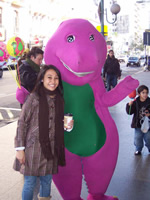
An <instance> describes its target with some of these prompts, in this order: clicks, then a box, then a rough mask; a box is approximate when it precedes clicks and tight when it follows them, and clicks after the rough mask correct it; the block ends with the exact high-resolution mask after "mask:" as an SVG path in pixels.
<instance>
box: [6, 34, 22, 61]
mask: <svg viewBox="0 0 150 200" xmlns="http://www.w3.org/2000/svg"><path fill="white" fill-rule="evenodd" d="M7 51H8V53H9V55H10V56H13V57H18V56H21V55H22V54H23V52H24V42H23V40H22V39H21V38H19V37H12V38H10V39H9V41H8V43H7Z"/></svg>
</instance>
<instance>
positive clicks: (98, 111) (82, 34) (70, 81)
mask: <svg viewBox="0 0 150 200" xmlns="http://www.w3.org/2000/svg"><path fill="white" fill-rule="evenodd" d="M44 59H45V63H46V64H52V65H55V66H56V67H58V69H59V70H60V72H61V74H62V79H63V85H64V91H65V92H64V98H65V112H71V113H73V116H74V122H75V123H74V128H73V130H72V131H71V132H69V133H68V132H65V133H64V134H65V146H66V166H65V167H59V173H58V174H57V175H54V176H53V180H54V182H55V185H56V186H57V188H58V190H59V192H60V194H61V196H62V198H63V199H64V200H81V197H80V195H81V187H82V175H83V174H84V177H85V181H86V183H87V187H88V192H89V195H88V200H116V199H117V198H116V197H112V196H107V195H105V192H106V190H107V187H108V185H109V183H110V180H111V178H112V175H113V172H114V169H115V166H116V162H117V157H118V147H119V138H118V132H117V128H116V125H115V123H114V121H113V119H112V117H111V115H110V113H109V111H108V107H109V106H113V105H115V104H117V103H118V102H119V101H121V100H122V99H123V98H125V97H126V96H127V95H128V94H129V93H131V92H132V91H133V90H134V89H135V88H136V87H137V86H138V84H139V83H138V81H137V80H135V79H133V78H132V77H130V76H128V77H126V78H125V79H124V80H122V81H121V82H120V83H119V84H118V85H117V86H116V87H115V88H114V89H112V90H111V91H110V92H106V90H105V87H104V83H103V80H102V79H101V76H100V74H101V70H102V67H103V65H104V62H105V59H106V43H105V40H104V38H103V36H102V35H101V34H100V33H99V32H98V31H97V30H96V29H95V27H94V26H93V25H92V24H91V23H89V22H88V21H87V20H84V19H71V20H67V21H64V22H63V23H62V24H61V25H60V26H59V27H58V29H57V30H56V32H55V33H54V35H53V36H52V37H51V38H50V40H49V41H48V43H47V45H46V48H45V54H44Z"/></svg>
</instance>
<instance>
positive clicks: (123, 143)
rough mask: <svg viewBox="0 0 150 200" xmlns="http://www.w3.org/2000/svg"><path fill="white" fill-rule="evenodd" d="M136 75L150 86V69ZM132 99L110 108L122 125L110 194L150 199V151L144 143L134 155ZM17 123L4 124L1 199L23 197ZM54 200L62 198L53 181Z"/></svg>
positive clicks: (84, 194)
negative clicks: (17, 158)
mask: <svg viewBox="0 0 150 200" xmlns="http://www.w3.org/2000/svg"><path fill="white" fill-rule="evenodd" d="M133 77H134V78H136V79H138V80H139V81H140V84H145V85H147V86H148V87H149V89H150V72H143V71H138V72H136V73H135V74H134V75H133ZM129 101H130V99H129V97H126V98H125V99H124V100H122V101H121V102H120V103H118V104H117V105H115V106H113V107H111V108H109V110H110V113H111V115H112V117H113V119H114V121H115V122H116V125H117V128H118V132H119V142H120V147H119V156H118V162H117V166H116V169H115V172H114V175H113V177H112V179H111V182H110V184H109V187H108V189H107V192H106V194H107V195H114V196H117V197H118V198H119V200H150V154H149V153H148V151H147V149H146V147H144V148H143V151H142V155H141V156H135V155H134V145H133V134H134V129H131V127H130V124H131V119H132V116H128V115H127V114H126V112H125V105H126V103H127V102H129ZM16 127H17V121H15V122H12V123H10V124H8V125H6V126H3V127H1V128H0V155H1V156H0V200H21V191H22V186H23V176H22V175H21V174H20V173H18V172H15V171H14V170H13V169H12V166H13V162H14V158H15V150H14V137H15V133H16ZM112 145H113V141H112ZM87 194H88V191H87V187H86V184H85V182H84V180H83V184H82V192H81V196H82V198H83V199H86V198H87ZM52 200H62V198H61V197H60V195H59V193H58V191H57V189H56V187H55V185H54V184H53V183H52Z"/></svg>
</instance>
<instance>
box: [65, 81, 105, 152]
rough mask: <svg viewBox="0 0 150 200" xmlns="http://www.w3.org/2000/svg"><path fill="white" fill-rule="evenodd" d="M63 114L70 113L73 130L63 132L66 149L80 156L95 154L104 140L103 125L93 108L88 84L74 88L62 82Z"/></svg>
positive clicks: (91, 93)
mask: <svg viewBox="0 0 150 200" xmlns="http://www.w3.org/2000/svg"><path fill="white" fill-rule="evenodd" d="M63 86H64V99H65V113H72V114H73V119H74V128H73V130H72V131H71V132H66V131H65V136H64V137H65V146H66V148H67V149H68V150H69V151H70V152H72V153H74V154H77V155H80V156H90V155H92V154H94V153H96V152H97V151H98V150H99V149H100V148H101V147H102V146H103V145H104V144H105V140H106V132H105V128H104V125H103V123H102V121H101V120H100V118H99V117H98V115H97V113H96V111H95V107H94V95H93V91H92V88H91V87H90V85H89V84H86V85H83V86H74V85H70V84H68V83H66V82H63Z"/></svg>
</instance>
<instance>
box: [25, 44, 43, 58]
mask: <svg viewBox="0 0 150 200" xmlns="http://www.w3.org/2000/svg"><path fill="white" fill-rule="evenodd" d="M38 54H42V55H43V54H44V51H43V50H42V49H40V48H39V47H32V49H31V50H30V51H29V53H28V54H27V58H29V59H30V58H31V56H34V58H36V56H37V55H38Z"/></svg>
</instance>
